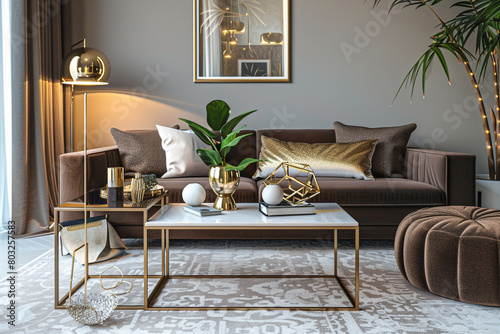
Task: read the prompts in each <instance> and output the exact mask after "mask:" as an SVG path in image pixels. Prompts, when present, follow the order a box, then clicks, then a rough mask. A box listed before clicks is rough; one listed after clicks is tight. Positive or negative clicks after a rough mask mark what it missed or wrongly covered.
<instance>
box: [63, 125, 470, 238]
mask: <svg viewBox="0 0 500 334" xmlns="http://www.w3.org/2000/svg"><path fill="white" fill-rule="evenodd" d="M243 133H250V135H249V136H248V137H245V138H244V139H243V140H242V141H241V142H240V143H239V145H238V146H237V147H236V148H234V149H233V150H232V151H231V152H230V155H229V156H228V162H229V163H231V162H237V161H241V160H242V159H243V158H244V157H258V156H259V152H260V149H261V140H260V139H261V136H262V135H264V136H266V137H271V138H276V139H279V140H283V141H295V142H304V143H333V142H335V131H334V130H333V129H314V130H312V129H311V130H308V129H278V130H276V129H266V130H258V131H252V130H247V131H243ZM158 154H163V152H159V153H158ZM401 162H402V165H403V175H402V177H397V178H387V177H386V178H377V177H376V178H375V180H358V179H353V178H338V177H318V183H319V186H320V189H321V193H320V195H318V196H316V197H314V198H313V199H312V202H336V203H339V204H340V205H341V206H342V207H343V208H344V209H345V210H346V211H347V212H348V213H349V214H350V215H351V216H352V217H353V218H354V219H356V220H357V221H358V222H359V224H360V236H361V237H362V238H394V236H395V233H396V229H397V227H398V225H399V223H400V222H401V220H402V219H403V218H404V217H405V216H406V215H407V214H409V213H410V212H413V211H415V210H418V209H421V208H424V207H435V206H446V205H474V204H475V156H474V155H471V154H463V153H452V152H442V151H435V150H425V149H417V148H407V149H406V154H405V156H404V157H401ZM60 166H61V168H60V202H61V203H64V202H67V201H70V200H72V199H74V198H77V197H79V196H81V195H82V194H83V152H74V153H67V154H63V155H61V157H60ZM117 166H123V164H122V161H121V159H120V153H119V151H118V148H117V147H116V146H112V147H104V148H99V149H94V150H90V151H89V152H88V179H89V181H88V182H89V183H88V188H89V189H97V188H100V187H103V186H105V184H106V168H107V167H117ZM255 170H256V165H255V164H253V165H251V166H249V167H248V168H247V169H245V170H244V171H242V173H241V182H240V185H239V187H238V190H237V191H236V193H235V195H234V197H235V200H236V202H237V203H238V202H239V203H244V202H259V201H260V200H261V198H260V194H261V191H262V188H263V181H262V180H253V179H252V175H253V174H254V172H255ZM207 173H208V168H207ZM158 177H159V178H158V182H159V184H160V185H162V186H164V187H165V189H168V190H169V201H170V203H179V202H182V198H181V192H182V189H183V188H184V186H186V185H187V184H188V183H193V182H195V183H200V184H201V185H203V186H204V187H205V188H206V189H207V202H211V201H212V202H213V200H214V198H215V196H214V194H213V191H212V190H211V189H210V187H209V184H208V177H207V176H205V175H200V176H197V177H182V178H170V179H161V178H160V177H161V175H158ZM96 214H98V213H96ZM76 215H77V214H76V213H64V214H63V215H62V217H61V219H62V220H63V221H64V220H68V219H74V218H78V217H76ZM110 221H111V223H112V224H113V226H114V227H115V229H116V230H117V232H118V233H119V234H120V236H121V237H122V238H138V237H141V236H142V220H141V216H140V215H134V214H132V213H112V214H110ZM175 232H176V233H174V234H173V235H172V237H173V238H190V239H192V238H320V237H321V238H323V237H329V235H328V233H327V232H325V231H316V230H310V231H300V233H297V231H215V233H214V231H175Z"/></svg>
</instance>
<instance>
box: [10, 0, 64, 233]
mask: <svg viewBox="0 0 500 334" xmlns="http://www.w3.org/2000/svg"><path fill="white" fill-rule="evenodd" d="M11 5H12V7H11V10H12V15H11V17H12V36H13V43H12V62H13V71H12V74H13V85H12V91H13V100H12V106H13V115H12V123H13V129H12V130H13V131H12V133H13V135H12V136H13V138H12V152H13V169H12V170H13V196H12V198H13V203H12V206H13V208H12V211H13V212H12V214H13V218H14V221H15V222H16V234H17V235H18V236H19V235H32V234H37V233H41V232H46V231H48V227H49V225H50V221H51V220H52V217H53V212H54V206H57V205H58V198H59V195H58V173H59V166H58V161H59V155H60V154H62V153H64V130H63V127H64V126H63V122H64V118H63V96H62V88H61V83H60V68H61V61H62V59H61V58H62V54H61V53H62V47H61V43H62V42H61V40H62V39H61V1H57V0H56V1H54V0H20V1H18V0H15V1H12V2H11Z"/></svg>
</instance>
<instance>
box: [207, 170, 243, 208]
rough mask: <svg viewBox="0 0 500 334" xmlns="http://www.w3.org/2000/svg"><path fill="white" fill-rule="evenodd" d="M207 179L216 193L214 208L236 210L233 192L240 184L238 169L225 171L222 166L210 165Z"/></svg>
mask: <svg viewBox="0 0 500 334" xmlns="http://www.w3.org/2000/svg"><path fill="white" fill-rule="evenodd" d="M208 181H209V183H210V187H211V188H212V190H213V191H214V192H215V194H216V195H217V198H216V200H215V202H214V208H215V209H218V210H223V211H229V210H236V202H235V201H234V198H233V193H234V192H235V191H236V189H237V188H238V185H239V184H240V171H238V170H231V171H226V167H224V166H211V167H210V170H209V173H208Z"/></svg>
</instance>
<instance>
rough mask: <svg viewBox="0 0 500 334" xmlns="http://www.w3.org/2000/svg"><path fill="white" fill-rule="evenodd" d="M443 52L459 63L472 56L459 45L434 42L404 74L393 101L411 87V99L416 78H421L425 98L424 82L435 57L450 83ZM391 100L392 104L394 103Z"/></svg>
mask: <svg viewBox="0 0 500 334" xmlns="http://www.w3.org/2000/svg"><path fill="white" fill-rule="evenodd" d="M443 51H448V52H449V53H451V54H452V55H453V56H454V57H455V58H456V59H458V60H460V61H469V59H472V58H473V57H474V56H473V55H472V54H471V53H470V52H469V51H467V50H465V49H463V48H462V47H461V46H460V45H458V44H456V43H440V42H434V43H433V44H431V45H430V46H429V49H428V50H427V51H425V52H424V54H423V55H422V56H420V58H419V59H418V60H417V62H416V63H415V64H414V65H413V66H412V68H411V69H410V71H409V72H408V74H406V77H405V78H404V80H403V82H402V83H401V85H400V86H399V89H398V91H397V93H396V96H395V97H394V100H396V97H397V96H398V95H399V93H400V92H401V89H402V88H403V87H408V86H410V87H411V93H410V94H411V95H410V96H411V98H413V93H414V90H415V85H416V83H417V79H418V76H419V75H420V76H421V79H422V93H423V95H424V96H425V88H426V86H425V85H426V82H427V79H428V78H429V76H430V74H431V71H430V70H431V67H432V62H433V60H434V58H435V57H437V59H438V60H439V63H440V65H441V67H442V68H443V71H444V73H445V75H446V78H447V79H448V82H451V80H450V72H449V69H448V63H447V61H446V58H445V56H444V53H443ZM394 100H393V102H394Z"/></svg>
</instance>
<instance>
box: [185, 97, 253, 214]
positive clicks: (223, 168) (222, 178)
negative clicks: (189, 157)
mask: <svg viewBox="0 0 500 334" xmlns="http://www.w3.org/2000/svg"><path fill="white" fill-rule="evenodd" d="M206 110H207V124H208V126H209V127H210V128H211V129H212V130H209V129H207V128H206V127H204V126H202V125H200V124H198V123H195V122H193V121H190V120H187V119H184V118H179V119H180V120H181V121H183V122H186V123H187V125H188V126H189V127H190V128H191V130H193V132H194V133H195V134H196V135H197V136H198V138H200V139H201V141H202V142H204V143H205V144H207V145H209V146H210V147H211V149H205V148H200V149H198V150H197V151H196V153H198V155H199V156H200V158H201V160H203V162H204V163H205V164H206V165H207V166H209V167H210V170H209V182H210V187H211V188H212V189H213V191H214V192H215V193H216V194H217V199H216V201H215V202H214V208H216V209H219V210H236V203H235V201H234V198H233V196H232V194H233V193H234V192H235V191H236V188H237V187H238V185H239V182H240V171H242V170H243V169H245V168H246V167H248V165H250V164H252V163H254V162H258V161H260V160H259V159H254V158H245V159H243V161H241V162H240V163H239V164H238V165H237V166H233V165H231V164H229V163H227V162H226V157H227V155H228V153H229V152H230V151H231V149H232V148H233V147H235V146H236V145H238V143H239V142H240V140H241V139H242V138H244V137H246V136H249V135H251V133H247V134H244V135H238V134H239V132H240V131H241V130H243V129H245V128H246V125H243V126H241V127H239V128H237V129H235V128H236V126H237V125H238V124H239V123H240V122H241V121H242V120H243V119H244V118H245V117H247V116H248V115H250V114H252V113H254V112H256V111H257V110H251V111H247V112H244V113H242V114H241V115H238V116H236V117H234V118H232V119H231V120H229V116H230V115H231V108H229V106H228V104H227V103H226V102H224V101H221V100H214V101H212V102H210V103H209V104H207V107H206ZM215 131H219V132H220V140H219V139H218V137H217V135H216V133H215Z"/></svg>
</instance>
